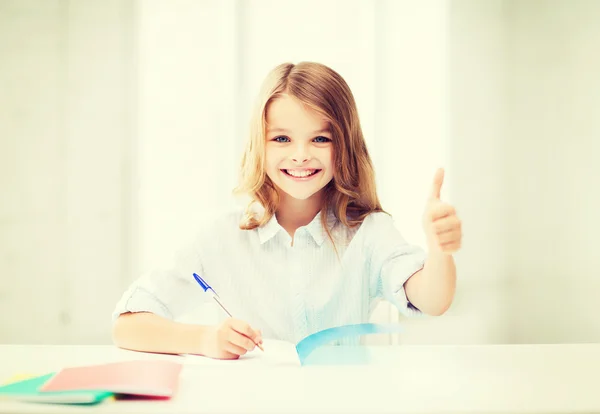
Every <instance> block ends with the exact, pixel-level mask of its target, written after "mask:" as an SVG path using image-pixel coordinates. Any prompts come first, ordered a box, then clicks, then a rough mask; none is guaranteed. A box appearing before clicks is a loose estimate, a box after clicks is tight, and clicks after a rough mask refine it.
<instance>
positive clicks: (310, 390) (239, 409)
mask: <svg viewBox="0 0 600 414" xmlns="http://www.w3.org/2000/svg"><path fill="white" fill-rule="evenodd" d="M368 351H369V352H370V353H371V355H372V357H373V363H372V364H369V365H354V366H339V365H338V366H305V367H296V366H275V365H263V364H256V363H254V364H252V363H250V364H249V363H247V362H248V361H245V362H246V363H244V361H228V362H226V363H224V364H219V363H215V361H210V360H206V359H204V358H201V357H193V358H189V357H184V356H172V355H159V354H145V353H137V352H131V351H125V350H122V349H118V348H116V347H113V346H42V345H40V346H35V345H0V380H4V379H6V378H8V377H10V376H12V375H14V374H15V373H31V374H43V373H46V372H50V371H54V370H58V369H60V368H62V367H65V366H74V365H87V364H95V363H106V362H113V361H119V360H128V359H142V358H149V359H169V360H177V361H180V362H184V364H185V365H184V369H183V370H182V372H181V378H180V383H179V389H178V391H177V394H176V395H175V396H174V397H173V398H172V399H171V400H166V401H139V400H136V401H105V402H103V403H101V404H99V405H96V406H64V405H59V406H52V405H46V404H43V405H42V404H31V403H16V402H8V401H0V413H59V412H60V413H79V412H81V413H83V412H85V413H94V412H101V413H192V412H193V413H285V412H291V413H334V412H340V413H358V412H360V413H391V412H401V413H404V412H406V413H462V412H464V413H492V412H493V413H575V412H586V413H592V412H598V413H600V344H579V345H576V344H572V345H482V346H389V347H386V346H382V347H370V348H368Z"/></svg>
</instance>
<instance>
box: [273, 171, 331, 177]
mask: <svg viewBox="0 0 600 414" xmlns="http://www.w3.org/2000/svg"><path fill="white" fill-rule="evenodd" d="M281 171H283V172H284V173H285V174H286V175H288V176H290V177H293V178H306V177H311V176H313V175H315V174H317V173H318V172H320V171H321V170H319V169H314V170H302V171H297V170H281Z"/></svg>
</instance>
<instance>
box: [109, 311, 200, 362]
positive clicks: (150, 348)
mask: <svg viewBox="0 0 600 414" xmlns="http://www.w3.org/2000/svg"><path fill="white" fill-rule="evenodd" d="M208 330H209V327H207V326H201V325H189V324H184V323H179V322H174V321H172V320H169V319H167V318H163V317H162V316H159V315H156V314H154V313H150V312H136V313H124V314H122V315H120V316H119V317H118V318H117V320H116V321H115V323H114V325H113V331H112V334H113V341H114V343H115V345H117V346H119V347H121V348H126V349H131V350H134V351H144V352H159V353H165V354H204V353H205V349H203V348H205V345H204V343H205V342H206V341H203V339H205V338H206V336H207V334H208Z"/></svg>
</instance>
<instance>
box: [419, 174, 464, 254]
mask: <svg viewBox="0 0 600 414" xmlns="http://www.w3.org/2000/svg"><path fill="white" fill-rule="evenodd" d="M443 183H444V169H443V168H440V169H438V170H437V171H436V173H435V176H434V178H433V184H432V186H431V194H430V196H429V199H428V200H427V205H426V207H425V213H424V214H423V229H424V230H425V236H426V238H427V244H428V246H429V251H430V252H432V253H433V252H438V253H443V254H447V255H451V254H452V253H455V252H456V251H458V249H460V244H461V239H462V229H461V221H460V220H459V218H458V217H457V216H456V211H455V209H454V207H452V206H451V205H450V204H448V203H444V202H443V201H442V200H440V193H441V190H442V184H443Z"/></svg>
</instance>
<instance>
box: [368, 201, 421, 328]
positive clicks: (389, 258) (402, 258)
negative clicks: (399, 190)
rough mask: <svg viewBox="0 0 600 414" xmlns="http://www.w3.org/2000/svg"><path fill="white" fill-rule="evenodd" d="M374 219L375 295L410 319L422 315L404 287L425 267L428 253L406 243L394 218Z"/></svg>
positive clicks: (375, 216) (374, 216) (378, 215)
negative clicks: (409, 298)
mask: <svg viewBox="0 0 600 414" xmlns="http://www.w3.org/2000/svg"><path fill="white" fill-rule="evenodd" d="M368 218H370V219H371V220H372V221H371V223H370V224H371V225H370V230H371V231H370V237H369V238H368V240H370V244H371V246H370V251H371V266H370V269H371V286H372V289H371V291H372V292H374V294H373V295H372V296H374V299H378V298H383V299H385V300H387V301H388V302H390V303H391V304H393V305H394V306H396V308H398V310H399V311H400V312H401V313H402V314H404V315H406V316H417V315H422V313H421V311H420V310H419V309H417V308H416V307H415V306H413V305H412V304H411V303H410V301H409V300H408V298H407V296H406V292H405V290H404V283H405V282H406V281H407V280H408V279H409V278H410V277H411V276H412V275H414V274H415V273H416V272H418V271H419V270H421V269H422V268H423V266H424V265H425V259H426V253H425V251H424V250H423V249H422V248H421V247H419V246H416V245H412V244H409V243H407V242H406V240H404V238H403V237H402V235H401V233H400V231H399V230H398V229H397V228H396V226H395V224H394V221H393V219H392V217H391V216H389V215H388V214H386V213H373V214H371V215H370V216H369V217H368Z"/></svg>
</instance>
